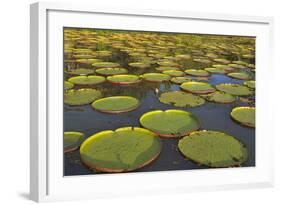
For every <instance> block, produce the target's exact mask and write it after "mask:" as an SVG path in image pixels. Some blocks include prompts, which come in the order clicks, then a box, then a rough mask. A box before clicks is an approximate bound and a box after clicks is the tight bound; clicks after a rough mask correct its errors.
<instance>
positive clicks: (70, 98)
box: [64, 88, 102, 105]
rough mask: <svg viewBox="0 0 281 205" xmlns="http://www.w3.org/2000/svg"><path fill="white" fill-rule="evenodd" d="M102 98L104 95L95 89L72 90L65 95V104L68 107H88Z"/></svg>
mask: <svg viewBox="0 0 281 205" xmlns="http://www.w3.org/2000/svg"><path fill="white" fill-rule="evenodd" d="M101 97H102V93H101V92H100V91H98V90H95V89H91V88H82V89H78V90H74V89H70V90H66V91H65V93H64V103H65V104H68V105H87V104H90V103H91V102H93V101H95V100H96V99H99V98H101Z"/></svg>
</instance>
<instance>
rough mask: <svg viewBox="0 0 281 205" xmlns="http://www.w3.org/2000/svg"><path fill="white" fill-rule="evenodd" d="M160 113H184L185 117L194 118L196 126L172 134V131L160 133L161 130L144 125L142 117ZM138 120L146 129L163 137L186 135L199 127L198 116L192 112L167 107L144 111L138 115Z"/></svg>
mask: <svg viewBox="0 0 281 205" xmlns="http://www.w3.org/2000/svg"><path fill="white" fill-rule="evenodd" d="M160 113H168V114H169V113H181V114H184V115H186V116H187V117H190V118H192V119H193V120H194V122H196V124H197V125H196V127H195V128H193V129H190V130H187V131H185V132H183V133H176V134H173V133H169V134H167V133H163V132H162V133H161V130H156V129H153V128H151V127H150V126H147V125H145V123H144V119H145V118H146V117H148V116H149V115H157V114H160ZM161 119H163V118H161ZM139 121H140V124H141V125H142V126H143V127H144V128H146V129H148V130H151V131H152V132H154V133H155V134H157V135H158V136H160V137H164V138H178V137H182V136H185V135H188V134H189V133H191V132H193V131H195V130H198V129H199V128H200V121H199V120H198V118H197V117H196V116H195V115H193V114H192V113H190V112H187V111H184V110H175V109H169V110H154V111H149V112H146V113H144V114H143V115H142V116H141V117H140V120H139ZM170 124H172V125H173V123H170Z"/></svg>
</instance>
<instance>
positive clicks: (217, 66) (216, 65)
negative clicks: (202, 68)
mask: <svg viewBox="0 0 281 205" xmlns="http://www.w3.org/2000/svg"><path fill="white" fill-rule="evenodd" d="M212 67H214V68H220V69H224V70H225V71H227V72H231V71H234V70H235V68H233V67H230V66H228V65H221V64H214V65H212Z"/></svg>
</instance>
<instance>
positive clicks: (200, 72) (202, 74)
mask: <svg viewBox="0 0 281 205" xmlns="http://www.w3.org/2000/svg"><path fill="white" fill-rule="evenodd" d="M184 72H185V73H186V74H188V75H192V76H199V77H207V76H209V75H210V73H209V72H207V71H205V70H201V69H199V70H196V69H187V70H185V71H184Z"/></svg>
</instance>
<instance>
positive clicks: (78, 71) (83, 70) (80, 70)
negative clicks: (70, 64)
mask: <svg viewBox="0 0 281 205" xmlns="http://www.w3.org/2000/svg"><path fill="white" fill-rule="evenodd" d="M67 73H69V74H72V75H89V74H93V73H95V71H94V70H93V69H88V68H78V69H75V70H72V71H68V72H67Z"/></svg>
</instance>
